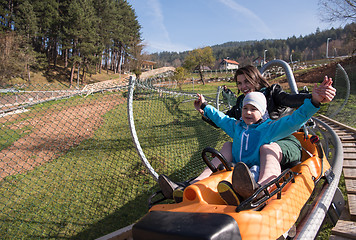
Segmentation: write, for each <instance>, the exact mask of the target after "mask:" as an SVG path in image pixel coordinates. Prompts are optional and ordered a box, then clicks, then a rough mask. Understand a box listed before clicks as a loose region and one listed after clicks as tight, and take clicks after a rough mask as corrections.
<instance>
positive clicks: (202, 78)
mask: <svg viewBox="0 0 356 240" xmlns="http://www.w3.org/2000/svg"><path fill="white" fill-rule="evenodd" d="M199 75H200V80H201V81H202V82H203V85H205V82H204V75H203V71H202V70H201V69H199Z"/></svg>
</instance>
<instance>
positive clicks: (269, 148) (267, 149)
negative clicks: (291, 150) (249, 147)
mask: <svg viewBox="0 0 356 240" xmlns="http://www.w3.org/2000/svg"><path fill="white" fill-rule="evenodd" d="M281 151H282V150H281V147H280V146H279V145H278V144H277V143H271V144H264V145H262V146H261V147H260V154H268V153H271V152H274V153H280V152H281Z"/></svg>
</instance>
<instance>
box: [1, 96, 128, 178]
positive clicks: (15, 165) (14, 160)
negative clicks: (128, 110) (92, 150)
mask: <svg viewBox="0 0 356 240" xmlns="http://www.w3.org/2000/svg"><path fill="white" fill-rule="evenodd" d="M125 101H126V99H124V98H123V97H122V96H121V95H119V94H115V95H103V97H99V98H98V99H97V100H91V101H90V102H89V103H86V104H81V105H77V106H73V107H62V108H61V109H57V108H56V109H53V110H50V111H46V112H45V113H43V114H40V115H38V116H34V117H33V118H31V119H29V120H25V121H20V122H18V123H16V124H15V125H13V126H11V128H12V129H13V130H17V129H27V128H26V127H27V126H28V127H31V128H32V130H31V133H30V134H28V135H26V136H25V137H22V138H20V139H18V140H17V141H16V142H14V143H13V144H12V145H11V146H10V147H8V148H6V149H3V150H2V151H1V152H0V159H1V162H0V180H1V179H3V178H4V177H6V176H9V175H13V174H17V173H23V172H25V171H27V170H31V169H33V168H35V167H36V166H39V165H41V164H43V163H45V162H48V161H51V160H53V159H55V158H57V157H59V156H60V155H61V154H64V153H65V152H67V151H68V150H69V149H70V148H71V147H73V146H76V145H78V144H79V143H81V142H82V141H83V140H85V139H88V138H90V137H92V136H93V133H94V132H95V130H96V129H98V128H99V127H100V126H101V124H102V122H103V115H104V114H105V113H107V112H108V111H110V110H111V109H113V108H114V107H115V106H116V105H118V104H122V103H124V102H125ZM30 111H32V110H30ZM34 114H36V115H37V114H38V113H34ZM13 117H16V116H9V118H11V120H14V119H13ZM6 118H7V117H6ZM6 118H2V119H1V121H2V122H4V120H6Z"/></svg>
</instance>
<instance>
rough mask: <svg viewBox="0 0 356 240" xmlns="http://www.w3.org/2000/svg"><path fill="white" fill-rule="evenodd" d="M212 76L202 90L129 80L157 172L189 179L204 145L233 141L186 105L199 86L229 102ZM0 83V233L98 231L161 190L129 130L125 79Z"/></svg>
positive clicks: (67, 235) (123, 222)
mask: <svg viewBox="0 0 356 240" xmlns="http://www.w3.org/2000/svg"><path fill="white" fill-rule="evenodd" d="M214 81H215V82H211V83H209V84H207V85H209V86H211V87H210V88H200V86H202V83H201V82H199V83H198V81H194V80H193V81H190V82H188V83H186V84H183V86H180V85H178V84H177V82H176V81H173V80H172V78H171V77H169V76H157V77H154V78H150V79H145V80H137V81H136V83H135V89H134V91H133V102H132V114H133V115H132V118H133V121H134V126H135V131H136V134H137V138H138V139H139V143H140V147H141V148H142V151H143V153H144V154H145V158H146V159H147V161H148V162H149V163H150V165H151V167H152V169H154V171H155V172H156V173H157V174H166V175H167V176H169V177H170V178H171V179H172V180H174V181H185V180H188V179H189V178H192V177H195V176H196V175H198V174H199V173H200V172H201V171H202V169H204V168H205V164H204V162H203V161H202V158H201V152H202V150H203V149H204V148H205V147H213V148H215V149H217V150H220V149H221V147H222V146H223V144H224V143H225V142H226V141H231V139H230V138H229V137H228V136H227V135H226V134H224V133H223V131H221V130H220V129H217V128H214V127H212V126H210V125H209V124H207V123H206V122H204V121H203V120H202V119H201V115H200V114H199V113H198V112H197V111H196V110H195V109H194V106H193V102H194V100H195V99H196V93H202V94H204V96H205V97H206V99H207V100H208V101H209V103H210V104H213V105H214V106H217V107H219V108H220V110H223V111H224V110H226V109H228V107H229V105H231V102H230V103H229V101H228V100H224V97H223V96H222V94H221V88H220V86H221V85H223V84H225V83H226V82H225V81H223V82H219V80H217V79H214ZM182 88H183V89H182ZM0 90H1V91H0V104H1V105H0V107H1V109H0V122H1V128H0V129H1V130H0V131H1V134H0V159H1V160H0V236H1V239H39V238H44V239H51V238H52V239H96V238H98V237H101V236H103V235H105V234H108V233H110V232H113V231H115V230H117V229H120V228H122V227H125V226H128V225H130V224H132V223H134V222H135V221H137V220H138V219H139V218H140V217H142V216H143V215H144V214H145V213H146V212H147V211H148V204H147V199H148V198H149V197H150V196H151V195H152V194H153V193H154V192H156V191H157V190H159V188H158V185H157V182H156V180H155V177H153V175H152V173H150V171H149V169H148V168H147V167H146V166H145V165H144V164H142V159H141V157H140V156H139V154H138V152H137V150H136V146H135V143H134V142H133V138H132V135H131V131H130V127H132V126H130V123H129V121H128V111H130V110H128V104H127V97H128V90H129V83H128V79H126V80H125V81H108V82H104V83H98V84H92V85H88V86H86V87H85V88H82V89H75V88H74V89H69V90H68V88H66V87H64V86H61V85H58V86H53V84H51V85H33V84H26V85H13V86H11V87H7V86H1V88H0ZM217 99H219V100H218V101H217ZM217 103H218V104H217Z"/></svg>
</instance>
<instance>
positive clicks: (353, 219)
mask: <svg viewBox="0 0 356 240" xmlns="http://www.w3.org/2000/svg"><path fill="white" fill-rule="evenodd" d="M317 119H319V120H321V121H323V122H324V123H326V124H327V125H328V126H330V127H331V128H332V129H333V130H334V132H336V134H337V135H338V137H339V138H340V140H341V143H342V148H343V152H344V161H343V174H344V178H345V185H346V193H347V199H348V201H347V202H348V203H347V204H346V205H345V208H344V210H343V212H342V214H341V216H340V218H339V220H338V221H337V223H336V225H335V227H334V228H333V229H332V230H331V234H332V235H331V236H330V238H329V239H331V240H336V239H356V129H355V128H352V127H350V126H347V125H345V124H342V123H340V122H337V121H335V120H333V119H330V118H328V117H326V116H323V115H319V116H318V117H317Z"/></svg>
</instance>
